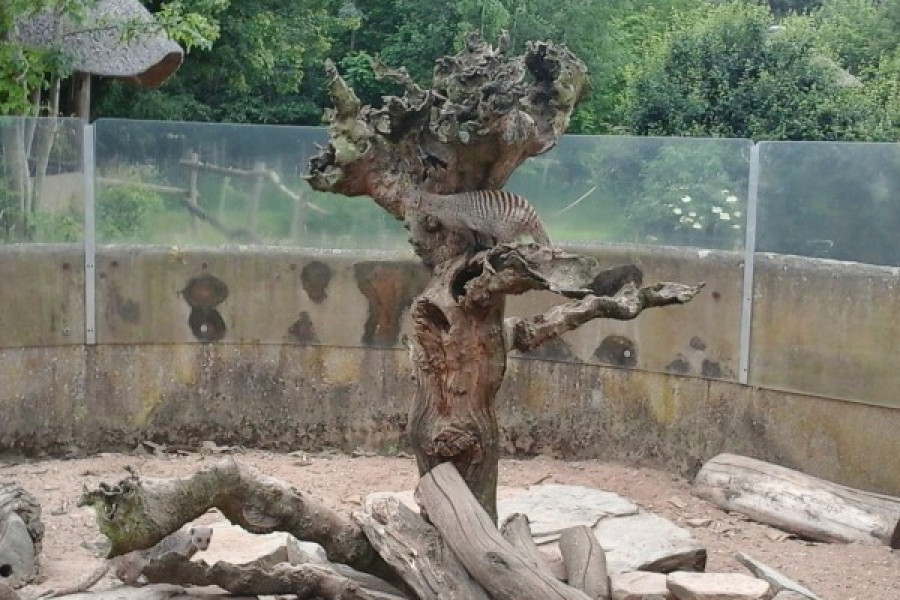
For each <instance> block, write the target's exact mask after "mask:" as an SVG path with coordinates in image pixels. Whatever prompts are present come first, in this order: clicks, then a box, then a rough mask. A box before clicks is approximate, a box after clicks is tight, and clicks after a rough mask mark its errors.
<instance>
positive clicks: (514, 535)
mask: <svg viewBox="0 0 900 600" xmlns="http://www.w3.org/2000/svg"><path fill="white" fill-rule="evenodd" d="M500 535H502V536H503V538H504V539H505V540H506V541H507V542H509V543H510V545H511V546H512V547H513V548H515V549H516V551H517V552H518V553H519V554H521V555H522V556H524V557H527V558H529V559H530V560H531V562H532V563H534V566H535V567H537V568H538V569H539V570H541V571H543V572H544V573H546V574H547V575H550V576H551V577H556V578H557V579H559V580H562V581H565V580H566V579H567V574H566V573H556V572H554V571H553V568H552V567H551V566H550V565H549V564H548V563H547V561H546V560H545V559H544V555H543V554H541V551H540V550H539V549H538V547H537V544H535V543H534V538H533V537H532V536H531V526H530V525H529V524H528V515H525V514H523V513H516V514H514V515H511V516H510V517H509V518H507V519H506V521H505V522H504V523H503V526H502V527H500Z"/></svg>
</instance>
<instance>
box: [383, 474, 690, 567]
mask: <svg viewBox="0 0 900 600" xmlns="http://www.w3.org/2000/svg"><path fill="white" fill-rule="evenodd" d="M385 496H392V497H395V498H397V499H399V500H400V501H401V502H403V503H404V504H406V505H407V506H409V507H410V508H412V509H413V510H415V511H417V512H418V506H417V505H416V503H415V500H414V499H413V492H411V491H404V492H376V493H374V494H370V495H369V496H368V497H367V498H376V497H378V498H380V497H385ZM497 497H498V502H497V512H498V513H499V519H500V522H501V523H502V522H503V521H504V520H505V519H506V518H507V517H509V516H510V515H513V514H515V513H523V514H525V515H527V516H528V521H529V523H530V524H531V532H532V536H533V537H534V538H535V542H536V543H537V544H538V545H539V547H540V549H541V551H542V552H544V553H545V554H547V555H548V557H549V560H551V561H552V560H557V559H560V553H559V548H558V546H557V544H556V540H558V539H559V532H560V531H562V530H563V529H566V528H568V527H575V526H578V525H584V526H586V527H590V528H591V529H593V531H594V534H595V535H596V536H597V539H598V541H599V542H600V546H602V547H603V550H604V551H605V553H606V565H607V569H608V571H609V573H610V574H612V573H622V572H627V571H638V570H643V571H657V572H660V573H668V572H671V571H677V570H681V571H702V570H703V568H704V567H705V565H706V549H705V548H704V547H703V546H702V545H701V544H700V542H699V541H697V539H696V538H695V537H694V536H693V534H692V533H691V532H690V530H688V529H685V528H683V527H679V526H678V525H676V524H675V523H673V522H672V521H669V520H668V519H665V518H663V517H661V516H659V515H656V514H653V513H648V512H645V511H642V510H641V509H640V507H639V506H638V505H637V504H635V503H634V502H632V501H631V500H628V499H627V498H623V497H622V496H619V495H618V494H614V493H612V492H606V491H603V490H597V489H593V488H588V487H583V486H577V485H559V484H544V485H534V486H531V487H529V488H527V489H524V488H509V487H501V488H498V490H497Z"/></svg>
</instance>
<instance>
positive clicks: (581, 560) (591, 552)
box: [559, 525, 610, 600]
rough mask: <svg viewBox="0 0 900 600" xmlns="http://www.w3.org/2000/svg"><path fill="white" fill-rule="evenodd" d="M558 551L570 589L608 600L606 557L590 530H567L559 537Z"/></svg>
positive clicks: (573, 528) (584, 528)
mask: <svg viewBox="0 0 900 600" xmlns="http://www.w3.org/2000/svg"><path fill="white" fill-rule="evenodd" d="M559 551H560V552H561V553H562V556H563V562H564V563H565V565H566V572H567V573H568V574H569V577H568V580H567V581H568V584H569V585H571V586H572V587H575V588H578V589H579V590H581V591H582V592H584V593H585V594H587V595H588V596H590V597H591V598H597V599H599V600H608V599H609V597H610V595H609V574H608V573H607V571H606V554H605V553H604V552H603V548H601V547H600V542H598V541H597V537H596V536H595V535H594V532H593V531H592V530H591V529H590V528H589V527H585V526H584V525H581V526H579V527H571V528H569V529H566V530H564V531H563V532H562V533H561V534H560V536H559Z"/></svg>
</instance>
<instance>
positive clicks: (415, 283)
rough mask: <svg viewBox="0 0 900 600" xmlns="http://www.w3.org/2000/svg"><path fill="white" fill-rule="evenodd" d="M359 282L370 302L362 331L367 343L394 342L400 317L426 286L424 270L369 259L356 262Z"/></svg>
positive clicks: (370, 344) (407, 265)
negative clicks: (368, 260)
mask: <svg viewBox="0 0 900 600" xmlns="http://www.w3.org/2000/svg"><path fill="white" fill-rule="evenodd" d="M354 272H355V275H356V282H357V285H358V286H359V289H360V291H361V292H362V293H363V295H364V296H365V297H366V300H367V301H368V303H369V314H368V317H367V318H366V327H365V331H364V332H363V337H362V343H363V344H364V345H366V346H381V347H391V346H395V345H396V344H397V342H398V340H399V338H400V318H401V317H402V315H403V312H404V311H405V310H406V309H407V308H408V307H409V305H410V303H411V302H412V300H413V298H415V297H416V295H417V294H419V293H420V292H421V291H422V289H424V287H425V284H426V281H427V277H426V276H425V273H424V271H422V270H421V269H419V268H416V267H413V266H412V265H410V264H409V263H390V262H367V263H359V264H356V265H354Z"/></svg>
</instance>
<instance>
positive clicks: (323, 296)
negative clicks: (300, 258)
mask: <svg viewBox="0 0 900 600" xmlns="http://www.w3.org/2000/svg"><path fill="white" fill-rule="evenodd" d="M331 277H332V272H331V267H329V266H328V265H327V264H325V263H323V262H321V261H318V260H314V261H312V262H311V263H307V264H306V266H304V267H303V271H302V272H301V273H300V281H301V282H302V284H303V289H304V291H305V292H306V295H307V296H309V299H310V300H312V301H313V302H315V303H316V304H321V303H322V302H324V301H325V300H327V299H328V292H327V290H328V284H329V283H330V282H331Z"/></svg>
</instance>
